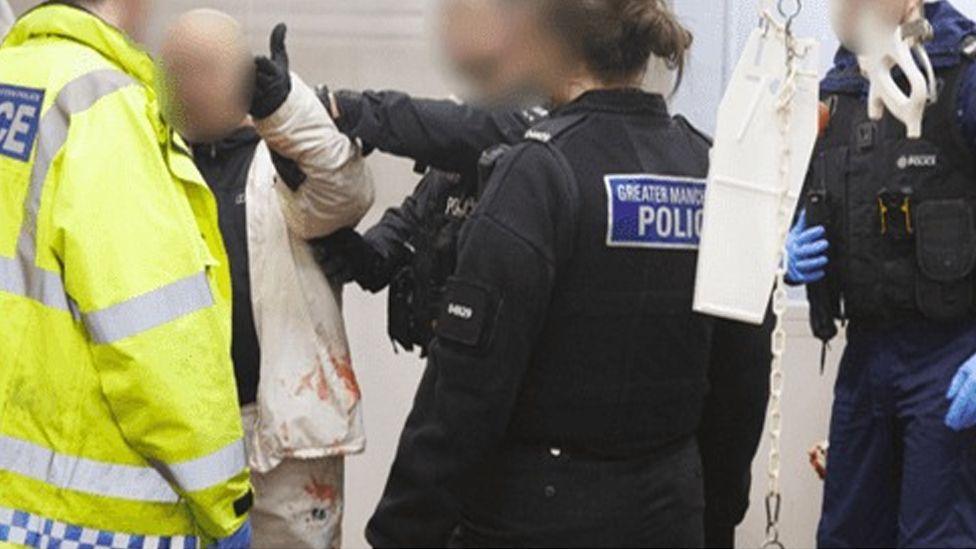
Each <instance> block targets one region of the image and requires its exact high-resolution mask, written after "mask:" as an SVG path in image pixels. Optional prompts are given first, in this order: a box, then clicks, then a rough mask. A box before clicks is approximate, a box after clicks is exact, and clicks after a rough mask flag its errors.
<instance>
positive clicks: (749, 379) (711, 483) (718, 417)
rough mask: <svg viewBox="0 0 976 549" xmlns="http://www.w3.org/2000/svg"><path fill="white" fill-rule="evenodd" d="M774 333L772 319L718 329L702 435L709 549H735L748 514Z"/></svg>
mask: <svg viewBox="0 0 976 549" xmlns="http://www.w3.org/2000/svg"><path fill="white" fill-rule="evenodd" d="M772 328H773V318H772V316H771V315H767V318H766V322H765V324H764V325H763V326H760V327H756V326H750V325H746V324H740V323H737V322H732V321H719V322H718V325H717V326H716V330H715V339H714V340H713V343H712V345H713V349H714V352H713V354H712V357H713V358H712V361H711V365H710V367H709V373H708V380H709V385H710V390H709V394H708V398H707V399H706V401H705V411H704V415H703V416H702V423H701V427H700V428H699V432H698V445H699V447H700V448H701V455H702V467H703V470H704V476H705V545H706V546H707V547H733V546H734V544H735V528H736V527H737V526H738V525H739V523H741V522H742V519H743V518H745V514H746V511H747V510H748V509H749V490H750V487H751V484H752V462H753V459H754V458H755V456H756V450H757V449H758V448H759V442H760V440H761V439H762V433H763V426H764V424H765V419H766V406H767V403H768V400H769V362H770V359H771V355H770V337H771V334H772ZM725 349H730V350H731V349H734V352H732V351H730V352H725V351H724V350H725Z"/></svg>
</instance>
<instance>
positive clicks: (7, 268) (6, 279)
mask: <svg viewBox="0 0 976 549" xmlns="http://www.w3.org/2000/svg"><path fill="white" fill-rule="evenodd" d="M0 292H7V293H11V294H14V295H19V296H24V297H30V298H31V299H33V300H35V301H39V302H41V303H43V304H44V305H47V306H48V307H51V308H54V309H58V310H61V311H70V310H71V306H69V305H68V296H67V295H66V294H65V292H64V284H62V283H61V274H60V273H52V272H51V271H45V270H44V269H41V268H40V267H38V266H36V265H34V264H28V265H25V264H24V263H22V262H21V261H20V260H18V259H10V258H9V257H0Z"/></svg>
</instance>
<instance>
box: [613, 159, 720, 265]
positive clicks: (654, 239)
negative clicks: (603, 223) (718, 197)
mask: <svg viewBox="0 0 976 549" xmlns="http://www.w3.org/2000/svg"><path fill="white" fill-rule="evenodd" d="M605 181H606V185H607V208H608V215H607V246H609V247H612V248H657V249H671V250H697V249H698V245H699V243H700V242H701V228H702V217H703V215H704V205H705V180H704V179H695V178H688V177H674V176H666V175H646V174H645V175H608V176H606V178H605Z"/></svg>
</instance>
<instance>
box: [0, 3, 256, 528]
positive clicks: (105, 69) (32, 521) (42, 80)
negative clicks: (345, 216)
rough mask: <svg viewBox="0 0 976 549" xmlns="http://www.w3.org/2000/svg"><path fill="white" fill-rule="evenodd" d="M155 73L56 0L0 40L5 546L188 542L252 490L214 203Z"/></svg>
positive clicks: (104, 30)
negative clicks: (177, 132)
mask: <svg viewBox="0 0 976 549" xmlns="http://www.w3.org/2000/svg"><path fill="white" fill-rule="evenodd" d="M153 77H154V66H153V63H152V61H151V59H150V58H149V57H148V56H147V55H146V54H144V53H142V52H141V51H140V50H139V49H137V48H136V47H135V46H134V45H133V44H132V43H130V42H129V41H128V40H127V39H126V37H125V36H124V35H123V34H122V33H121V32H119V31H118V30H116V29H114V28H112V27H110V26H108V25H107V24H105V23H103V22H102V21H101V20H99V19H97V18H96V17H94V16H92V15H90V14H88V13H87V12H85V11H82V10H79V9H77V8H73V7H70V6H66V5H57V4H52V5H48V6H43V7H40V8H37V9H35V10H33V11H32V12H30V13H29V14H27V15H26V16H24V17H23V18H22V19H21V20H20V21H19V22H17V23H16V24H15V26H14V27H13V28H12V29H11V31H10V34H9V35H8V36H7V38H6V40H5V41H4V43H3V45H2V47H0V546H3V545H4V544H5V543H13V544H22V545H38V544H39V543H41V542H39V541H38V540H39V539H42V538H41V537H42V536H48V537H47V538H43V539H49V538H50V539H55V540H57V539H62V540H66V541H78V540H81V541H82V543H84V542H86V541H87V542H88V543H93V544H94V543H95V542H96V538H97V540H98V542H97V543H98V544H99V545H98V546H99V547H102V546H103V545H108V546H121V547H125V546H127V545H128V544H129V543H133V544H134V546H139V547H143V546H145V547H150V546H159V545H161V546H167V545H168V546H171V547H177V546H195V545H199V544H203V543H206V542H208V541H210V540H212V539H213V538H221V537H225V536H227V535H229V534H231V533H233V532H234V531H235V530H236V529H237V528H238V527H240V526H241V525H242V524H243V522H244V520H245V519H246V514H247V510H248V508H249V507H250V499H251V498H250V486H249V481H248V471H247V469H246V467H245V459H244V454H243V446H242V432H241V419H240V411H239V409H238V405H237V395H236V389H235V384H234V378H233V375H234V374H233V368H232V365H231V361H230V295H231V294H230V277H229V272H228V269H227V260H226V257H225V252H224V249H223V242H222V241H221V238H220V232H219V230H218V226H217V212H216V205H215V202H214V200H213V197H212V195H211V194H210V192H209V190H208V189H207V187H206V185H205V184H204V183H203V181H202V179H201V177H200V175H199V173H198V172H197V171H196V168H195V167H194V165H193V163H192V161H191V159H190V158H189V157H188V156H187V154H186V152H185V145H184V144H183V143H182V142H181V141H180V140H179V139H178V138H177V137H175V136H174V133H173V132H172V131H171V130H170V128H169V127H168V126H167V125H166V124H165V123H164V122H163V121H162V120H161V118H160V114H159V102H158V99H157V97H156V94H155V92H154V91H153V87H152V82H153ZM59 536H60V537H59ZM143 536H144V537H143ZM45 545H46V544H45Z"/></svg>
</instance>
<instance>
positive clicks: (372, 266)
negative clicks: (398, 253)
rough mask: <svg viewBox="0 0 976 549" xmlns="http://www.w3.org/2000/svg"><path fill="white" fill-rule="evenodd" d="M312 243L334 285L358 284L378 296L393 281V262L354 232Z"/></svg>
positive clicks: (319, 260) (343, 232)
mask: <svg viewBox="0 0 976 549" xmlns="http://www.w3.org/2000/svg"><path fill="white" fill-rule="evenodd" d="M310 244H311V245H312V252H313V254H314V256H315V261H316V262H317V263H318V264H319V267H321V268H322V272H324V273H325V276H327V277H328V278H329V280H330V281H332V283H333V284H339V285H343V284H348V283H349V282H353V281H355V282H356V283H358V284H359V285H360V286H361V287H362V288H363V289H364V290H366V291H367V292H371V293H376V292H379V291H380V290H382V289H383V288H385V287H386V286H387V284H389V282H390V266H389V262H388V261H387V260H386V258H385V257H383V255H382V254H381V253H380V252H378V251H377V250H376V248H374V247H373V246H372V245H371V244H370V243H369V242H368V241H366V239H364V238H363V237H362V235H360V234H359V233H357V232H356V231H355V230H353V229H341V230H339V231H338V232H336V233H333V234H331V235H329V236H327V237H325V238H318V239H315V240H312V241H311V242H310Z"/></svg>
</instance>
